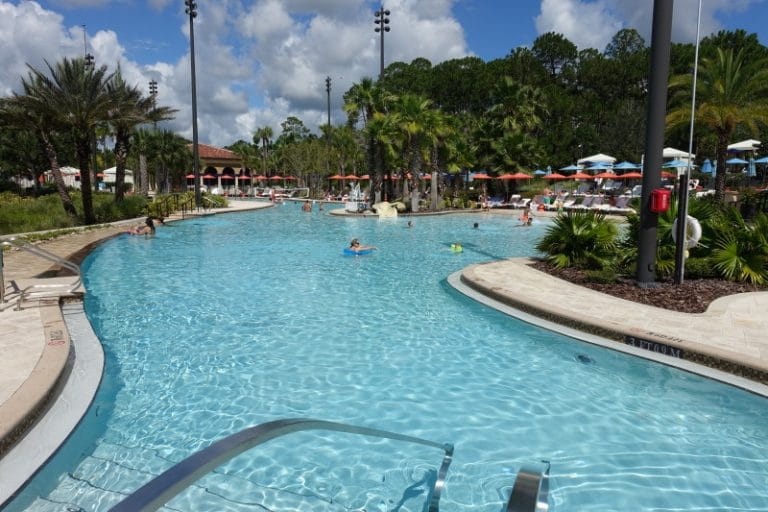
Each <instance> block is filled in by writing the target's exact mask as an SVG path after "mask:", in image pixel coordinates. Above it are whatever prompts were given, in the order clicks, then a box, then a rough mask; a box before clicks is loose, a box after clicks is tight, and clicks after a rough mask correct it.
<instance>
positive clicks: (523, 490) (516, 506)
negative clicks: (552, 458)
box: [506, 460, 550, 512]
mask: <svg viewBox="0 0 768 512" xmlns="http://www.w3.org/2000/svg"><path fill="white" fill-rule="evenodd" d="M541 462H543V463H544V464H545V465H546V468H545V469H544V471H540V470H537V469H534V468H530V467H523V468H520V471H518V473H517V478H516V479H515V485H514V486H513V488H512V493H511V494H510V496H509V501H508V502H507V508H506V512H546V511H547V510H549V467H550V464H549V461H547V460H543V461H541Z"/></svg>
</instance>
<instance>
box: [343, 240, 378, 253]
mask: <svg viewBox="0 0 768 512" xmlns="http://www.w3.org/2000/svg"><path fill="white" fill-rule="evenodd" d="M348 249H349V250H350V251H353V252H360V251H373V250H376V249H377V247H376V246H373V245H360V241H359V240H358V239H357V238H353V239H352V241H351V242H349V247H348Z"/></svg>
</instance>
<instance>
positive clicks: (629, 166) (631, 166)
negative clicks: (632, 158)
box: [613, 161, 640, 169]
mask: <svg viewBox="0 0 768 512" xmlns="http://www.w3.org/2000/svg"><path fill="white" fill-rule="evenodd" d="M613 168H614V169H640V164H633V163H632V162H626V161H625V162H621V163H620V164H616V165H614V166H613Z"/></svg>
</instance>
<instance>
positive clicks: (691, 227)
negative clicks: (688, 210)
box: [672, 215, 701, 249]
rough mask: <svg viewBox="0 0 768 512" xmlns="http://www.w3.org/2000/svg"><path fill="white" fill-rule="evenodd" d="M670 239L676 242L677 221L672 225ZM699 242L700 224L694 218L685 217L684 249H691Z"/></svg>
mask: <svg viewBox="0 0 768 512" xmlns="http://www.w3.org/2000/svg"><path fill="white" fill-rule="evenodd" d="M672 239H673V240H674V241H675V242H677V219H675V222H673V223H672ZM699 240H701V224H699V221H698V220H697V219H696V217H691V216H690V215H687V216H686V217H685V248H686V249H692V248H694V247H696V245H697V244H698V243H699Z"/></svg>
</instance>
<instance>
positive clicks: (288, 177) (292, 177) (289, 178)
mask: <svg viewBox="0 0 768 512" xmlns="http://www.w3.org/2000/svg"><path fill="white" fill-rule="evenodd" d="M283 179H284V180H288V181H292V180H297V179H299V178H297V177H296V176H283Z"/></svg>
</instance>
